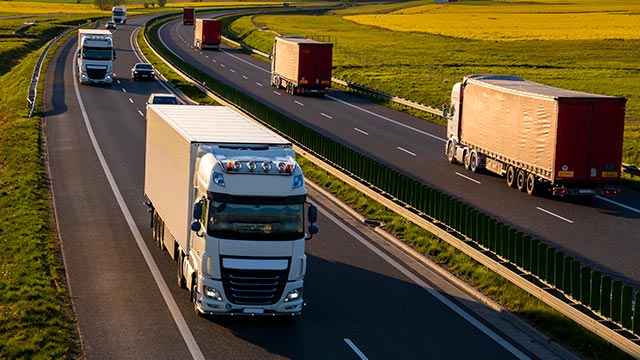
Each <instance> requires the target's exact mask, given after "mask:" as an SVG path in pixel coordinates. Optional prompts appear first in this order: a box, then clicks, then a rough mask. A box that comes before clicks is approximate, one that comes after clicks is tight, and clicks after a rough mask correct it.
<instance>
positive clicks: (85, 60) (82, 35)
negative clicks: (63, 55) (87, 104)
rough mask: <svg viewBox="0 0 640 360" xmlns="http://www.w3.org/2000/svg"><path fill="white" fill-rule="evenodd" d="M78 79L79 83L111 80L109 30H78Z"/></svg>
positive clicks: (110, 38)
mask: <svg viewBox="0 0 640 360" xmlns="http://www.w3.org/2000/svg"><path fill="white" fill-rule="evenodd" d="M77 57H78V59H77V60H78V79H79V80H80V83H81V84H111V83H112V82H113V60H115V58H116V56H115V50H114V49H113V35H112V34H111V32H110V31H109V30H98V29H80V30H78V55H77Z"/></svg>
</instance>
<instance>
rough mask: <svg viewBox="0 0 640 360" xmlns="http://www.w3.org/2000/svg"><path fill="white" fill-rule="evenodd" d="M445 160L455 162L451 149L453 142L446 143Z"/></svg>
mask: <svg viewBox="0 0 640 360" xmlns="http://www.w3.org/2000/svg"><path fill="white" fill-rule="evenodd" d="M447 160H449V163H451V164H455V163H456V157H455V154H454V149H453V142H452V141H449V143H448V144H447Z"/></svg>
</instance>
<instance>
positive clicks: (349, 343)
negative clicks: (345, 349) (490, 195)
mask: <svg viewBox="0 0 640 360" xmlns="http://www.w3.org/2000/svg"><path fill="white" fill-rule="evenodd" d="M343 340H344V342H346V343H347V345H349V347H350V348H351V350H353V352H354V353H356V355H358V357H360V359H362V360H369V359H368V358H367V357H366V356H364V353H363V352H362V351H360V349H358V347H357V346H356V344H354V343H353V342H352V341H351V340H349V339H348V338H345V339H343Z"/></svg>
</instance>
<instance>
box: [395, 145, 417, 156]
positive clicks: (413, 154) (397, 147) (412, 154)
mask: <svg viewBox="0 0 640 360" xmlns="http://www.w3.org/2000/svg"><path fill="white" fill-rule="evenodd" d="M396 149H398V150H400V151H404V152H406V153H407V154H409V155H411V156H417V155H416V154H415V153H412V152H411V151H409V150H407V149H404V148H401V147H400V146H396Z"/></svg>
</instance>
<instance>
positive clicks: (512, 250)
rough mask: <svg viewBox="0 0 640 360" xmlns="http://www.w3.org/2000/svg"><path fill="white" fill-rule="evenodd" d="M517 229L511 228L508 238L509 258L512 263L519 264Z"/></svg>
mask: <svg viewBox="0 0 640 360" xmlns="http://www.w3.org/2000/svg"><path fill="white" fill-rule="evenodd" d="M516 235H517V231H516V229H509V238H508V240H507V254H508V259H509V261H511V262H512V263H515V264H517V262H516Z"/></svg>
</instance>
